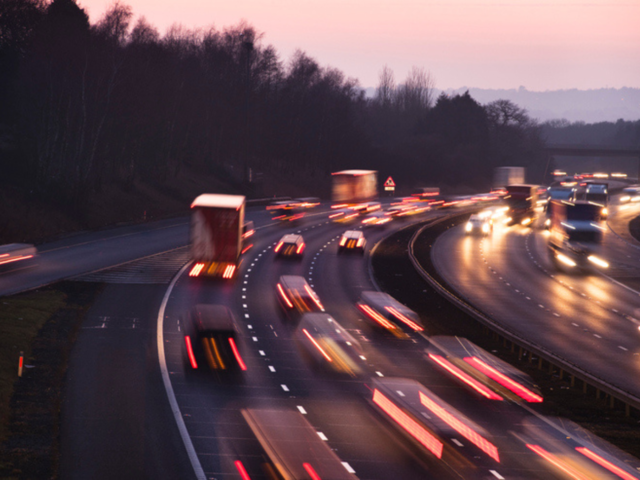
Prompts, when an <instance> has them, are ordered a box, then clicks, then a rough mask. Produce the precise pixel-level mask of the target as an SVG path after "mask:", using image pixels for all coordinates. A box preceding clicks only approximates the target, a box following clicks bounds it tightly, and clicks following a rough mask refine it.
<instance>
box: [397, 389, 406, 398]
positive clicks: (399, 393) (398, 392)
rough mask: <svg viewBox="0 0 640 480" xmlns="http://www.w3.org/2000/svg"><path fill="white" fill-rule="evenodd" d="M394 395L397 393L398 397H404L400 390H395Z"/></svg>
mask: <svg viewBox="0 0 640 480" xmlns="http://www.w3.org/2000/svg"><path fill="white" fill-rule="evenodd" d="M396 393H397V394H398V395H400V396H401V397H404V396H405V395H404V393H403V392H401V391H400V390H396Z"/></svg>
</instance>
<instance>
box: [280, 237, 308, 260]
mask: <svg viewBox="0 0 640 480" xmlns="http://www.w3.org/2000/svg"><path fill="white" fill-rule="evenodd" d="M304 247H305V243H304V239H303V238H302V235H296V234H294V233H289V234H287V235H285V236H284V237H282V238H281V239H280V241H279V242H278V243H277V245H276V248H274V249H273V251H274V252H275V253H276V258H277V257H292V258H297V259H302V254H303V252H304Z"/></svg>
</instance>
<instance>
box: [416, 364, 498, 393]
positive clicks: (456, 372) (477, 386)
mask: <svg viewBox="0 0 640 480" xmlns="http://www.w3.org/2000/svg"><path fill="white" fill-rule="evenodd" d="M429 358H430V359H431V360H433V361H434V362H436V363H437V364H438V365H440V366H441V367H442V368H444V369H445V370H447V371H448V372H449V373H451V374H452V375H453V376H455V377H457V378H458V379H460V380H462V381H463V382H464V383H466V384H467V385H469V386H470V387H471V388H473V389H474V390H475V391H476V392H478V393H480V394H481V395H483V396H484V397H486V398H488V399H489V400H503V398H502V397H501V396H500V395H498V394H497V393H495V392H493V391H492V390H490V389H489V388H487V387H485V386H484V385H482V384H481V383H480V382H478V381H477V380H475V379H474V378H472V377H471V376H469V375H467V374H466V373H465V372H463V371H462V370H460V369H459V368H458V367H456V366H455V365H453V364H452V363H451V362H449V361H447V360H445V359H444V358H443V357H441V356H440V355H433V354H432V353H430V354H429Z"/></svg>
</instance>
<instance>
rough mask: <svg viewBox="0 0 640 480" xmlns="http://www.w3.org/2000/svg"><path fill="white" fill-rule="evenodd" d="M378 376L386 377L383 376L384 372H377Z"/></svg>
mask: <svg viewBox="0 0 640 480" xmlns="http://www.w3.org/2000/svg"><path fill="white" fill-rule="evenodd" d="M376 375H378V376H379V377H384V375H383V374H382V372H376Z"/></svg>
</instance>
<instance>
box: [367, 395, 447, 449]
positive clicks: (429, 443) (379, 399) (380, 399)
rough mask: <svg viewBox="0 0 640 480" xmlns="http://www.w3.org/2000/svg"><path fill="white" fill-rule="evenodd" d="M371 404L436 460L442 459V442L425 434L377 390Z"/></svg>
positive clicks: (424, 430)
mask: <svg viewBox="0 0 640 480" xmlns="http://www.w3.org/2000/svg"><path fill="white" fill-rule="evenodd" d="M373 403H375V404H376V405H378V406H379V407H380V408H381V409H382V411H383V412H384V413H386V414H387V415H389V416H390V417H391V418H392V419H393V420H394V421H395V422H396V423H397V424H398V425H400V426H401V427H402V428H404V429H405V430H406V431H407V433H409V434H410V435H411V436H412V437H413V438H415V439H416V440H417V441H418V442H420V443H421V444H422V445H424V447H425V448H426V449H427V450H429V451H430V452H431V453H433V454H434V455H435V456H436V457H437V458H442V449H443V445H442V442H440V441H439V440H438V439H437V438H436V437H434V436H433V435H431V434H430V433H429V432H427V430H426V429H425V428H424V427H423V426H422V425H420V424H419V423H418V422H416V421H415V420H414V419H413V418H411V417H410V416H409V415H407V414H406V413H405V412H403V411H402V410H401V409H400V408H399V407H398V406H397V405H395V404H394V403H393V402H392V401H391V400H389V399H388V398H387V397H385V396H384V395H383V394H382V393H381V392H380V391H379V390H378V389H377V388H376V389H374V390H373Z"/></svg>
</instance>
